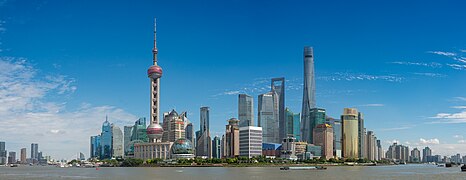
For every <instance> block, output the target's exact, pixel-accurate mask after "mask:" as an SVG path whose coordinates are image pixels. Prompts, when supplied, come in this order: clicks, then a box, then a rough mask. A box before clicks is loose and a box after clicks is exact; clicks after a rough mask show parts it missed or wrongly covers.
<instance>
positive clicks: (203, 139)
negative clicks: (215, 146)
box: [196, 107, 212, 158]
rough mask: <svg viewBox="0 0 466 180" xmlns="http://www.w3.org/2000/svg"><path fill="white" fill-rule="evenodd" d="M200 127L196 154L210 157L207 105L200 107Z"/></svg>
mask: <svg viewBox="0 0 466 180" xmlns="http://www.w3.org/2000/svg"><path fill="white" fill-rule="evenodd" d="M200 111H201V114H200V128H199V137H198V138H197V143H196V144H197V147H196V156H204V157H208V158H211V157H212V140H211V137H210V129H209V118H210V117H209V113H210V109H209V107H201V109H200Z"/></svg>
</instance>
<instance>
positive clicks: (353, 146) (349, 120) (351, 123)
mask: <svg viewBox="0 0 466 180" xmlns="http://www.w3.org/2000/svg"><path fill="white" fill-rule="evenodd" d="M341 121H342V132H343V133H342V141H343V147H342V151H343V157H344V158H359V156H358V155H359V151H358V150H359V143H358V136H359V134H358V126H359V125H358V110H357V109H354V108H345V109H344V110H343V115H341Z"/></svg>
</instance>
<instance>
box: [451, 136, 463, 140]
mask: <svg viewBox="0 0 466 180" xmlns="http://www.w3.org/2000/svg"><path fill="white" fill-rule="evenodd" d="M453 138H455V139H463V136H462V135H454V136H453Z"/></svg>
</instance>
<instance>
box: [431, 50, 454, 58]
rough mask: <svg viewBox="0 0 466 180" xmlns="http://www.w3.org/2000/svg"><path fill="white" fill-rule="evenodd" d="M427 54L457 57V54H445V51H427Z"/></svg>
mask: <svg viewBox="0 0 466 180" xmlns="http://www.w3.org/2000/svg"><path fill="white" fill-rule="evenodd" d="M427 53H432V54H437V55H441V56H448V57H452V56H456V53H453V52H445V51H427Z"/></svg>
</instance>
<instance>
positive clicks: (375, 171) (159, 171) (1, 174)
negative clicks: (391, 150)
mask: <svg viewBox="0 0 466 180" xmlns="http://www.w3.org/2000/svg"><path fill="white" fill-rule="evenodd" d="M10 179H14V180H17V179H27V180H29V179H34V180H43V179H47V180H49V179H50V180H54V179H112V180H113V179H117V180H118V179H130V180H139V179H154V180H155V179H176V180H197V179H199V180H201V179H202V180H205V179H222V180H228V179H231V180H243V179H266V180H273V179H279V180H284V179H299V180H305V179H358V180H359V179H441V180H447V179H466V172H461V171H460V168H459V167H453V168H445V167H443V168H442V167H437V166H434V165H399V166H366V167H358V166H338V167H328V169H327V170H289V171H281V170H279V167H184V168H181V167H147V168H146V167H137V168H100V169H98V170H96V169H95V168H58V167H51V166H20V167H16V168H11V167H0V180H10Z"/></svg>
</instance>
